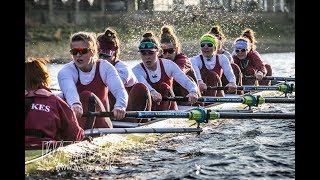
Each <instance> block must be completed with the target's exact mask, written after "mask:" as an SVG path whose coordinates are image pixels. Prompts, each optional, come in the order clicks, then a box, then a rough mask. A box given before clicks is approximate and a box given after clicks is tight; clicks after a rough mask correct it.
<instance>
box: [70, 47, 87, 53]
mask: <svg viewBox="0 0 320 180" xmlns="http://www.w3.org/2000/svg"><path fill="white" fill-rule="evenodd" d="M90 50H91V49H90V48H73V49H70V53H71V54H72V55H77V54H78V53H80V55H82V54H87V53H88V52H89V51H90Z"/></svg>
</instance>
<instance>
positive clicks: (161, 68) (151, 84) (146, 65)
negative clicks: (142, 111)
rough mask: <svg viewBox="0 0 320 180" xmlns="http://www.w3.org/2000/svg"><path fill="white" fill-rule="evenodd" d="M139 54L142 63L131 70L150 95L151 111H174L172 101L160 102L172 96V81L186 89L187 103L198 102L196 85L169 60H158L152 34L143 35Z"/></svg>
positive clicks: (174, 106)
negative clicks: (163, 98)
mask: <svg viewBox="0 0 320 180" xmlns="http://www.w3.org/2000/svg"><path fill="white" fill-rule="evenodd" d="M138 48H139V52H140V55H141V59H142V63H140V64H137V65H136V66H135V67H134V68H133V69H132V70H133V72H134V74H135V75H136V77H137V79H138V81H139V82H142V83H144V84H145V85H146V86H147V87H148V89H149V91H150V94H151V97H152V100H153V101H155V102H156V103H153V104H152V110H153V111H155V110H160V111H162V110H170V109H171V110H176V109H177V105H176V102H174V101H162V97H167V96H174V93H173V91H172V82H173V80H175V81H177V82H178V83H179V84H180V85H181V86H182V87H183V88H185V89H187V90H188V92H189V94H187V96H186V97H188V100H189V102H190V103H191V104H192V103H195V102H196V101H197V100H198V93H197V92H198V89H197V85H196V84H195V83H194V82H192V81H191V80H190V79H189V78H188V77H187V76H186V75H185V74H184V73H183V72H182V71H181V69H180V68H179V67H178V65H177V64H176V63H174V62H172V61H171V60H167V59H162V58H158V57H159V50H160V44H159V41H158V39H157V38H156V36H155V35H154V34H153V33H152V32H147V33H145V34H144V35H143V39H142V40H141V41H140V44H139V47H138Z"/></svg>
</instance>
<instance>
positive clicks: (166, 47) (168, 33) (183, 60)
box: [160, 26, 197, 105]
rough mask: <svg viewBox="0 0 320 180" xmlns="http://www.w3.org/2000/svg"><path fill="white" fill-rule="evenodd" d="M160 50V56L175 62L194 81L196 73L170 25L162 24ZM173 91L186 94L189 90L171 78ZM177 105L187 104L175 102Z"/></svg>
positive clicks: (177, 93)
mask: <svg viewBox="0 0 320 180" xmlns="http://www.w3.org/2000/svg"><path fill="white" fill-rule="evenodd" d="M160 44H161V49H162V50H161V52H162V54H161V55H160V58H165V59H169V60H171V61H173V62H175V63H176V64H177V65H178V66H179V68H180V69H181V70H182V72H183V73H184V74H186V75H187V77H188V78H189V79H190V80H192V81H193V82H195V83H196V82H197V81H196V75H195V74H194V70H193V68H192V65H191V62H190V60H189V58H188V57H187V56H186V55H184V54H183V53H181V52H180V49H181V45H180V42H179V40H178V37H177V36H176V34H175V32H174V29H173V27H172V26H162V27H161V34H160ZM173 92H174V94H175V95H176V96H186V95H187V94H188V93H189V92H188V91H187V90H186V89H185V88H183V87H182V86H181V85H180V84H179V83H178V82H177V81H175V80H173ZM177 103H178V105H189V103H185V102H177Z"/></svg>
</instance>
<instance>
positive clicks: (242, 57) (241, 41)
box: [233, 37, 267, 85]
mask: <svg viewBox="0 0 320 180" xmlns="http://www.w3.org/2000/svg"><path fill="white" fill-rule="evenodd" d="M251 46H252V45H251V43H250V40H249V39H248V38H244V37H242V38H237V39H236V40H235V43H234V51H235V53H236V55H234V56H233V60H234V63H236V64H237V65H238V66H239V67H240V69H241V72H242V74H243V76H244V77H243V79H242V84H243V85H259V82H258V81H261V80H262V78H263V77H264V76H266V74H267V70H266V68H265V66H264V64H263V62H262V60H261V57H260V56H259V55H258V54H257V53H255V51H253V50H252V48H251ZM246 76H254V77H255V79H254V78H245V77H246Z"/></svg>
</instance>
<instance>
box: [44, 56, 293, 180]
mask: <svg viewBox="0 0 320 180" xmlns="http://www.w3.org/2000/svg"><path fill="white" fill-rule="evenodd" d="M261 56H262V58H263V60H264V62H265V63H268V64H271V66H272V69H273V75H274V76H293V77H294V75H295V53H294V52H292V53H275V54H262V55H261ZM127 62H128V63H129V65H130V66H131V67H132V66H134V65H135V64H137V63H139V62H140V61H127ZM48 67H49V71H50V73H51V77H52V88H59V86H58V83H57V80H56V75H57V72H58V70H59V69H60V68H61V67H62V65H59V64H50V65H48ZM259 110H260V111H263V112H276V113H281V112H285V113H287V112H295V105H294V104H264V105H263V106H261V107H260V108H259ZM203 130H204V131H203V132H202V133H201V134H200V135H194V134H173V135H172V136H168V137H165V138H162V139H161V140H159V141H155V142H153V143H152V145H150V147H149V148H143V149H139V150H138V151H137V150H133V151H127V152H124V154H123V160H122V161H120V162H117V164H115V165H113V166H112V168H108V169H103V170H100V171H99V172H97V171H95V172H88V173H85V172H72V174H73V175H72V177H75V178H77V179H78V178H79V179H88V178H92V179H98V178H102V179H295V120H294V119H241V120H239V119H226V120H218V121H216V122H215V123H208V124H206V125H205V126H204V127H203ZM60 174H61V172H60ZM55 177H56V176H55ZM69 177H70V176H69Z"/></svg>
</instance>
